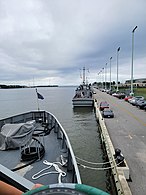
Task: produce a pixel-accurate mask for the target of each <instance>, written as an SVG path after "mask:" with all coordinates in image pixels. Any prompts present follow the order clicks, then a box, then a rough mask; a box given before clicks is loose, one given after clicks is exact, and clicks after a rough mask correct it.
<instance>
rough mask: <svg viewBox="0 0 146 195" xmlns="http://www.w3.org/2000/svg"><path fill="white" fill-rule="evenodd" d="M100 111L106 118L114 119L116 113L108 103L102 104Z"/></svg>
mask: <svg viewBox="0 0 146 195" xmlns="http://www.w3.org/2000/svg"><path fill="white" fill-rule="evenodd" d="M99 110H100V111H101V114H102V116H103V117H104V118H114V113H113V111H112V110H111V109H110V107H109V104H108V103H107V102H106V101H103V102H100V104H99Z"/></svg>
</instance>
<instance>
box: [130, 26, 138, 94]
mask: <svg viewBox="0 0 146 195" xmlns="http://www.w3.org/2000/svg"><path fill="white" fill-rule="evenodd" d="M136 29H137V26H135V28H134V29H133V30H132V63H131V92H130V94H131V95H134V93H133V54H134V32H135V30H136Z"/></svg>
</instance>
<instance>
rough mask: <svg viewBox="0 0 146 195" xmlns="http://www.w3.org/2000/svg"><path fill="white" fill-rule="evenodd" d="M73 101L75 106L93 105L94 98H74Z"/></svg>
mask: <svg viewBox="0 0 146 195" xmlns="http://www.w3.org/2000/svg"><path fill="white" fill-rule="evenodd" d="M72 102H73V106H74V107H93V99H92V98H74V99H73V100H72Z"/></svg>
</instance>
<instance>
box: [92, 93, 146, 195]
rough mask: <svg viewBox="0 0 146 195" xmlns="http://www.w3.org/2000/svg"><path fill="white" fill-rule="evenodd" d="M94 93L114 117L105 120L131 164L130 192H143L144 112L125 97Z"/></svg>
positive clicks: (145, 185)
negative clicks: (104, 102)
mask: <svg viewBox="0 0 146 195" xmlns="http://www.w3.org/2000/svg"><path fill="white" fill-rule="evenodd" d="M94 97H95V98H96V99H97V100H98V101H99V102H101V101H107V102H108V103H109V105H110V108H111V109H113V111H114V114H115V118H113V119H105V123H106V126H107V129H108V132H109V134H110V137H111V140H112V142H113V145H114V147H115V148H120V149H121V151H122V153H123V155H124V157H125V159H126V161H127V163H128V166H129V168H130V176H131V179H132V181H131V182H128V184H129V186H130V189H131V192H132V194H133V195H137V194H139V195H145V194H146V112H145V111H143V110H140V109H138V108H137V107H134V106H132V105H131V104H129V103H128V102H125V101H124V100H120V99H118V98H115V97H112V96H110V95H108V94H106V93H104V92H101V91H99V90H97V93H96V94H95V95H94Z"/></svg>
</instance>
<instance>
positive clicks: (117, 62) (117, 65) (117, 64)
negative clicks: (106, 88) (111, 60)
mask: <svg viewBox="0 0 146 195" xmlns="http://www.w3.org/2000/svg"><path fill="white" fill-rule="evenodd" d="M119 51H120V47H119V48H118V49H117V92H118V91H119V89H118V74H119Z"/></svg>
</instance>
